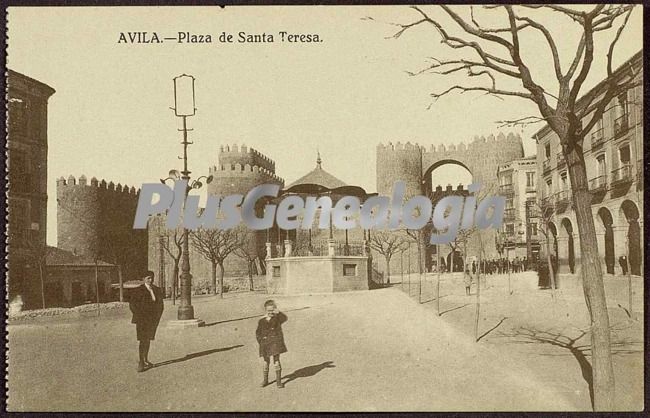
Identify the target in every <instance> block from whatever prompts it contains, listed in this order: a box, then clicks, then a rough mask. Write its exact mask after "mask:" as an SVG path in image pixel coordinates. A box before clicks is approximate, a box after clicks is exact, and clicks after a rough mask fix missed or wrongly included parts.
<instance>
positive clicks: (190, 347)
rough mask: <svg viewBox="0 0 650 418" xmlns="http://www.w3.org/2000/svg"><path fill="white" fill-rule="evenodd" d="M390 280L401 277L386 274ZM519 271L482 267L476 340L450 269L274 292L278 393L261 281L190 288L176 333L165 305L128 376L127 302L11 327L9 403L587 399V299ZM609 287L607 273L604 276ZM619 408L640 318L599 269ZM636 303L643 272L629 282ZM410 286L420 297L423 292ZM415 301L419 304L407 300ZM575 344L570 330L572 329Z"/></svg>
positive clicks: (89, 406) (633, 363) (635, 379)
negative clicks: (141, 365)
mask: <svg viewBox="0 0 650 418" xmlns="http://www.w3.org/2000/svg"><path fill="white" fill-rule="evenodd" d="M397 279H398V282H399V279H401V277H400V278H397ZM535 280H536V279H535V278H534V277H533V276H531V275H530V274H528V273H524V274H521V275H517V276H513V280H512V281H511V287H512V289H513V294H512V295H510V294H508V292H507V280H506V279H505V277H499V278H497V277H492V278H488V279H487V283H486V284H485V288H484V289H483V291H482V295H481V315H480V317H479V318H480V321H479V322H480V328H479V330H480V331H479V336H481V338H480V340H479V342H478V343H477V342H475V341H474V328H473V327H474V325H473V318H474V312H475V304H474V302H475V295H472V296H465V295H464V288H463V286H462V278H460V277H455V276H452V275H448V276H444V277H443V279H442V280H441V293H440V294H441V298H440V311H441V313H442V315H441V316H438V315H437V304H436V300H435V289H434V284H435V279H434V278H433V277H427V278H425V279H424V283H423V285H422V288H421V292H420V286H419V277H417V275H412V276H411V282H410V297H409V291H408V290H409V281H408V278H405V279H404V283H397V284H394V285H393V286H392V287H390V288H385V289H379V290H373V291H367V292H350V293H342V294H335V295H312V296H308V295H307V296H278V297H275V299H276V301H278V304H279V307H280V309H281V310H282V311H284V312H286V314H287V315H288V317H289V321H288V322H287V323H286V324H285V325H284V327H283V328H284V330H285V339H286V342H287V346H288V349H289V352H288V353H287V354H286V355H283V356H282V364H283V369H284V376H285V384H286V387H285V388H284V389H278V388H276V387H275V385H269V386H268V387H265V388H260V387H259V386H258V384H259V381H260V379H261V364H260V362H259V359H258V357H257V343H256V341H255V336H254V332H255V327H256V323H257V320H258V319H259V317H260V314H261V313H262V303H263V301H264V300H265V299H267V298H268V296H267V295H265V294H260V293H242V294H235V295H228V296H227V297H225V298H224V299H219V298H215V297H212V296H206V297H200V298H195V299H194V305H195V309H196V313H197V316H198V317H200V318H201V319H203V320H205V321H206V326H205V327H202V328H195V329H184V330H178V329H172V328H168V327H167V326H166V321H168V320H170V319H174V318H175V316H176V309H175V307H174V306H172V305H171V304H170V303H166V306H165V313H164V315H163V321H162V324H161V327H160V328H159V331H158V334H157V336H156V340H155V341H154V342H153V344H152V350H151V355H150V359H151V360H152V361H153V362H154V363H157V367H155V368H153V369H151V370H149V371H146V372H144V373H137V372H136V370H135V369H136V360H137V342H136V341H135V329H134V326H133V325H132V324H130V323H129V320H130V314H129V312H128V309H126V310H125V309H121V310H113V311H110V312H103V313H102V316H100V317H97V316H94V314H91V313H86V314H84V316H82V317H75V318H71V317H70V318H67V319H63V318H61V319H49V320H45V319H43V320H32V321H20V322H15V323H14V324H12V325H10V326H9V399H8V408H9V409H10V410H12V411H37V410H52V411H117V410H121V411H259V410H270V411H274V410H275V411H336V410H342V411H375V410H376V411H412V410H420V411H455V410H590V409H591V404H590V398H589V384H588V379H585V376H586V375H585V372H586V370H587V369H586V368H587V367H588V360H589V351H588V342H589V336H588V334H585V335H583V336H582V337H581V338H576V337H578V336H580V335H581V334H582V333H583V330H584V329H585V327H586V322H585V321H586V310H585V309H584V299H583V298H582V297H581V295H580V293H579V292H578V290H579V289H577V288H572V287H571V286H567V289H566V290H562V291H561V292H558V295H556V296H557V297H556V298H555V301H552V300H551V297H550V291H547V290H538V289H537V288H536V286H535V282H534V281H535ZM612 283H613V285H612ZM607 285H608V286H607V289H608V302H609V304H610V305H611V306H610V316H611V317H612V325H613V328H614V332H613V335H614V347H613V349H614V352H615V355H614V359H615V367H616V378H617V407H618V408H620V409H632V410H640V409H642V408H643V403H642V399H643V323H642V320H640V321H635V320H631V319H630V318H629V316H628V315H627V314H626V313H625V311H624V310H623V308H619V307H618V306H617V305H619V304H620V305H621V306H624V307H627V302H626V301H627V296H626V293H625V289H626V287H624V286H622V285H621V282H613V281H612V280H608V282H607ZM633 290H634V292H635V293H634V301H633V303H634V305H635V306H637V305H639V306H637V307H636V312H637V313H638V314H640V315H641V316H640V317H641V318H643V316H642V315H643V314H642V312H641V311H640V306H642V303H641V302H642V298H643V295H642V293H641V284H640V280H637V281H635V283H634V287H633ZM420 294H421V295H422V296H421V297H420ZM419 301H421V302H422V303H418V302H419ZM572 338H573V339H575V341H573V342H572V341H571V339H572Z"/></svg>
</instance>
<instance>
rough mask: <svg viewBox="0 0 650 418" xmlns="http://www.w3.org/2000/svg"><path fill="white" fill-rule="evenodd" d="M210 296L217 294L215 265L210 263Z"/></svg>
mask: <svg viewBox="0 0 650 418" xmlns="http://www.w3.org/2000/svg"><path fill="white" fill-rule="evenodd" d="M210 277H211V278H212V294H213V295H216V294H217V263H215V262H212V275H211V276H210Z"/></svg>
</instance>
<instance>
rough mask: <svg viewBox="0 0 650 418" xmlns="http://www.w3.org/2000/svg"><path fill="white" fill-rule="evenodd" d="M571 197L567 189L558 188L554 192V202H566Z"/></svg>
mask: <svg viewBox="0 0 650 418" xmlns="http://www.w3.org/2000/svg"><path fill="white" fill-rule="evenodd" d="M570 199H571V192H570V191H569V190H560V191H559V192H557V193H556V194H555V203H557V204H560V203H568V202H569V200H570Z"/></svg>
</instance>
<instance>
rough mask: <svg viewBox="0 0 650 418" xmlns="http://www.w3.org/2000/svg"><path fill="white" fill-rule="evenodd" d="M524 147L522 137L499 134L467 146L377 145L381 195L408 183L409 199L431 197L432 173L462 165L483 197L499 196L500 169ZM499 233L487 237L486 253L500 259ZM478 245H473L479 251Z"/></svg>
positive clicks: (388, 194) (477, 140)
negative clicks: (394, 187)
mask: <svg viewBox="0 0 650 418" xmlns="http://www.w3.org/2000/svg"><path fill="white" fill-rule="evenodd" d="M523 156H524V150H523V145H522V141H521V137H520V136H519V135H516V134H513V133H509V134H508V135H507V136H506V135H504V134H503V133H499V134H498V135H497V136H496V137H495V136H494V135H489V136H488V137H487V138H485V137H480V138H479V137H474V140H473V141H472V142H471V143H469V145H465V144H464V143H460V144H458V145H449V146H445V145H438V146H437V147H435V146H433V145H431V146H430V147H429V148H428V149H427V148H426V147H424V146H421V145H418V144H411V143H410V142H407V143H406V144H402V143H400V142H397V143H396V144H392V143H388V144H387V145H383V144H380V145H378V146H377V192H378V193H379V194H380V195H385V196H390V194H391V192H392V189H393V185H394V184H395V182H397V181H403V182H404V183H405V184H406V194H407V196H413V195H428V194H429V193H430V192H431V191H432V189H433V188H435V186H436V185H434V184H432V179H431V172H432V171H433V170H434V169H436V168H437V167H439V166H441V165H444V164H450V163H451V164H458V165H460V166H462V167H465V168H466V169H467V170H468V171H469V172H470V173H471V174H472V180H473V182H474V183H480V184H481V192H480V194H481V195H483V194H488V195H496V194H498V184H497V168H498V167H499V165H501V164H504V163H506V162H509V161H512V160H515V159H518V158H522V157H523ZM494 234H495V231H493V230H490V231H488V233H487V234H485V235H484V242H483V246H484V250H485V254H486V256H488V257H491V256H494V257H496V256H497V251H496V246H495V239H494ZM475 245H476V243H474V244H473V245H471V246H470V251H471V252H475V251H476V250H477V248H475Z"/></svg>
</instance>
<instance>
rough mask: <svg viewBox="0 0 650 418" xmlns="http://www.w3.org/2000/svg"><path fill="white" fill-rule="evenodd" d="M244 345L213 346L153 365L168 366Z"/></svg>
mask: <svg viewBox="0 0 650 418" xmlns="http://www.w3.org/2000/svg"><path fill="white" fill-rule="evenodd" d="M243 346H244V345H243V344H237V345H232V346H230V347H221V348H213V349H211V350H205V351H199V352H197V353H191V354H187V355H185V356H184V357H179V358H175V359H172V360H166V361H162V362H160V363H156V364H154V365H153V367H161V366H168V365H170V364H174V363H180V362H182V361H187V360H192V359H195V358H197V357H203V356H208V355H210V354H214V353H221V352H222V351H229V350H234V349H235V348H240V347H243Z"/></svg>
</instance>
